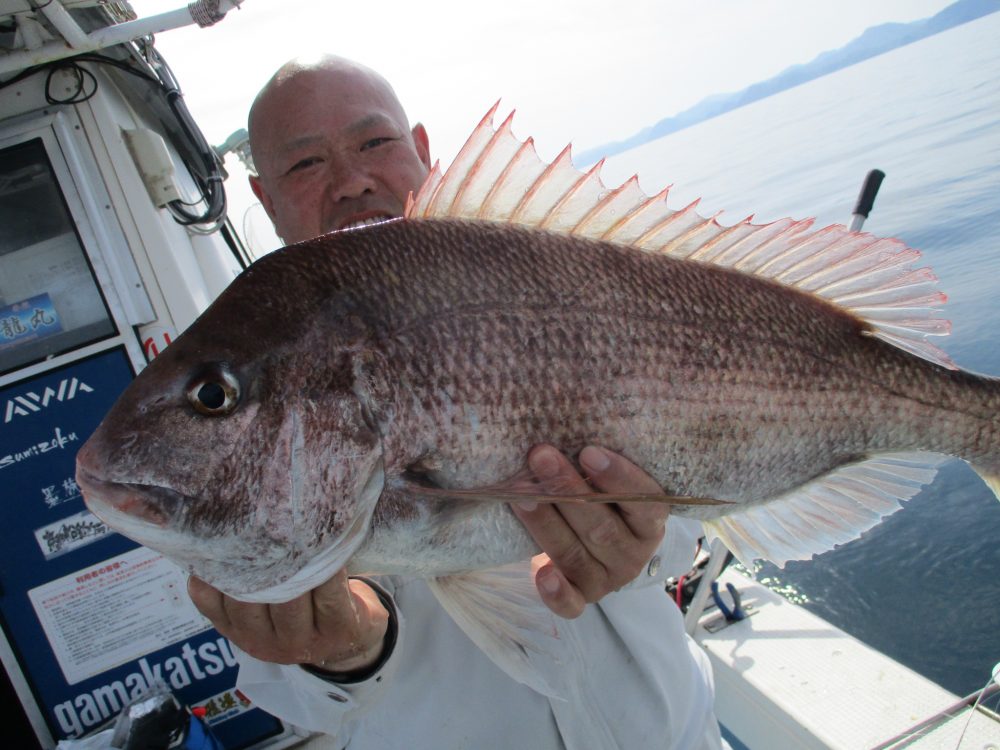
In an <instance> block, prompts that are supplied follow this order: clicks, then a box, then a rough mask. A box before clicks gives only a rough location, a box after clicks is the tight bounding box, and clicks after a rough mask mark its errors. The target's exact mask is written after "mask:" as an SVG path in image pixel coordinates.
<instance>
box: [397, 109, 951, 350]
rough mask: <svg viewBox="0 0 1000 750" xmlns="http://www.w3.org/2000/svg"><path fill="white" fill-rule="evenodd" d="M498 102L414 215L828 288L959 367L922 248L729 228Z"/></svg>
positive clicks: (875, 331) (885, 330)
mask: <svg viewBox="0 0 1000 750" xmlns="http://www.w3.org/2000/svg"><path fill="white" fill-rule="evenodd" d="M498 106H499V102H497V104H494V105H493V107H492V108H491V109H490V111H489V112H487V113H486V116H485V117H484V118H483V119H482V121H481V122H480V123H479V125H478V126H477V127H476V129H475V130H474V131H473V133H472V135H471V136H470V137H469V140H468V141H467V142H466V144H465V146H463V148H462V150H461V151H459V153H458V156H456V157H455V161H454V162H453V163H452V165H451V167H449V168H448V171H447V172H446V173H444V174H442V173H441V170H440V167H439V166H438V165H437V164H435V165H434V169H433V170H432V171H431V173H430V175H428V177H427V179H426V181H425V182H424V184H423V186H422V187H421V188H420V190H419V192H418V193H417V195H416V196H415V197H414V196H412V195H411V196H410V198H409V200H408V201H407V206H406V214H405V215H406V216H407V217H408V218H464V219H476V220H482V221H497V222H506V223H514V224H520V225H522V226H526V227H532V228H536V229H547V230H551V231H557V232H563V233H566V234H571V235H576V236H579V237H587V238H591V239H600V240H606V241H610V242H616V243H619V244H623V245H631V246H634V247H638V248H641V249H643V250H646V251H648V252H654V253H666V254H668V255H672V256H675V257H678V258H682V259H685V260H695V261H699V262H702V263H711V264H716V265H722V266H728V267H732V268H734V269H736V270H739V271H742V272H744V273H749V274H753V275H756V276H761V277H764V278H768V279H773V280H775V281H778V282H780V283H782V284H786V285H788V286H793V287H796V288H798V289H801V290H803V291H807V292H811V293H813V294H816V295H819V296H821V297H823V298H825V299H827V300H829V301H830V302H832V303H834V304H835V305H837V306H839V307H841V308H842V309H844V310H846V311H848V312H851V313H853V314H854V315H856V316H857V317H858V318H860V319H861V320H863V321H864V322H865V323H867V324H868V326H869V327H870V329H871V335H873V336H875V337H877V338H880V339H883V340H885V341H888V342H889V343H891V344H893V345H895V346H898V347H900V348H902V349H905V350H906V351H909V352H910V353H912V354H915V355H917V356H919V357H923V358H925V359H928V360H930V361H932V362H937V363H939V364H941V365H944V366H945V367H949V368H952V369H954V368H955V365H954V363H952V361H951V360H950V359H949V357H948V355H947V354H945V353H944V352H943V351H942V350H941V349H939V348H938V347H937V346H935V345H934V344H932V343H931V342H930V341H928V338H927V337H928V336H943V335H947V334H948V333H949V331H950V324H949V322H948V321H947V320H944V319H943V318H940V317H937V316H938V315H939V313H940V308H941V306H942V305H943V304H944V302H945V299H946V298H945V295H944V294H943V293H941V292H940V291H939V290H938V289H937V277H936V276H935V275H934V273H933V272H932V271H931V270H930V269H928V268H915V267H914V265H913V264H914V263H916V262H917V261H918V260H919V258H920V253H919V252H918V251H916V250H914V249H912V248H909V247H907V246H906V245H905V244H904V243H902V242H900V241H899V240H893V239H880V238H877V237H874V236H873V235H870V234H866V233H860V232H851V231H850V230H848V229H847V228H845V227H843V226H840V225H831V226H828V227H824V228H822V229H816V230H814V229H812V224H813V222H812V220H811V219H807V220H802V221H795V220H792V219H779V220H778V221H774V222H771V223H769V224H753V223H752V222H751V220H750V219H749V218H748V219H746V220H744V221H742V222H740V223H738V224H734V225H733V226H731V227H724V226H722V225H721V224H719V222H718V221H717V220H716V218H717V217H716V216H713V217H710V218H707V219H706V218H705V217H703V216H700V215H699V214H698V212H697V211H696V208H697V203H698V202H697V201H695V202H694V203H691V204H690V205H688V206H685V207H684V208H682V209H680V210H678V211H674V210H672V209H670V208H669V207H668V206H667V194H668V192H669V188H668V189H665V190H663V191H662V192H660V193H659V194H657V195H655V196H653V197H652V198H650V197H648V196H647V195H646V194H645V193H644V192H643V191H642V189H641V188H640V187H639V183H638V179H637V178H636V177H632V178H631V179H629V180H626V181H625V182H624V183H623V184H622V185H620V186H619V187H617V188H615V189H609V188H608V187H607V186H606V185H605V184H604V183H603V182H602V181H601V177H600V169H601V164H602V163H603V161H602V162H598V163H597V164H595V165H594V166H593V167H592V168H591V169H590V170H589V171H587V172H580V171H579V170H577V169H576V168H574V167H573V162H572V159H571V155H570V147H569V146H567V147H566V148H565V149H563V150H562V152H560V154H559V156H557V157H556V159H555V160H554V161H553V162H552V163H551V164H546V163H545V162H543V161H542V160H541V159H540V158H539V157H538V154H537V153H536V152H535V148H534V144H533V143H532V140H531V139H530V138H528V139H527V140H525V141H519V140H517V138H515V137H514V134H513V133H512V132H511V121H512V119H513V116H514V113H513V112H511V114H510V115H508V117H507V118H506V119H505V120H504V121H503V123H502V124H501V125H500V127H499V128H494V126H493V116H494V114H495V113H496V110H497V107H498Z"/></svg>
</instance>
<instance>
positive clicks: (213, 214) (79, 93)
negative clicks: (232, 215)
mask: <svg viewBox="0 0 1000 750" xmlns="http://www.w3.org/2000/svg"><path fill="white" fill-rule="evenodd" d="M149 52H151V53H152V55H153V56H155V64H154V65H152V67H154V68H156V69H158V70H160V71H162V74H161V75H157V76H153V75H150V74H148V73H146V72H145V71H143V70H140V69H138V68H136V67H134V66H132V65H130V64H128V63H127V62H123V61H121V60H117V59H115V58H113V57H109V56H107V55H102V54H99V53H96V52H85V53H83V54H80V55H74V56H73V57H67V58H63V59H61V60H55V61H53V62H50V63H44V64H42V65H36V66H34V67H31V68H26V69H25V70H23V71H21V72H20V73H18V74H17V75H15V76H13V77H12V78H9V79H7V80H6V81H3V82H0V90H2V89H5V88H7V87H8V86H12V85H14V84H16V83H20V82H21V81H23V80H25V79H26V78H29V77H30V76H33V75H35V74H37V73H41V72H43V71H44V72H46V73H47V77H46V82H45V100H46V101H47V102H48V103H49V104H53V105H56V104H78V103H80V102H84V101H87V100H88V99H90V98H91V97H93V96H94V94H96V93H97V87H98V83H97V79H96V78H95V76H94V75H93V73H91V72H90V71H89V70H87V69H86V68H83V67H81V66H80V65H79V63H82V62H89V63H97V64H100V65H109V66H111V67H113V68H115V69H117V70H120V71H122V72H125V73H129V74H130V75H134V76H136V77H138V78H141V79H143V80H144V81H147V82H148V83H151V84H153V85H154V86H156V87H157V88H159V89H160V90H161V91H163V92H164V94H165V97H164V98H165V100H166V103H167V107H168V108H169V109H170V111H171V113H172V114H173V115H174V118H175V119H176V121H177V124H178V125H179V126H180V129H181V131H182V132H183V134H184V136H185V137H186V138H187V140H188V143H190V144H191V146H192V149H193V151H194V153H195V155H196V156H197V159H198V162H200V163H196V164H193V163H190V162H188V161H187V160H184V163H185V166H187V168H188V171H189V172H190V173H191V176H192V177H193V178H194V180H195V182H196V183H197V185H198V189H199V191H200V193H201V196H200V198H199V199H198V201H195V202H193V203H187V202H184V201H181V200H175V201H171V202H170V203H168V204H167V209H168V210H169V211H170V213H171V214H172V215H173V217H174V220H175V221H177V222H178V223H179V224H182V225H184V226H188V227H192V228H193V227H194V226H195V225H212V226H211V230H210V231H215V229H217V228H218V227H219V226H220V225H221V223H222V222H223V221H224V220H225V217H226V208H227V206H226V193H225V189H224V188H223V185H222V182H223V177H222V172H221V163H220V161H219V157H218V155H217V154H216V153H215V151H214V149H212V147H211V146H209V145H208V143H207V142H206V141H205V138H204V136H203V135H202V133H201V130H200V129H199V128H198V126H197V125H196V124H195V122H194V118H192V117H191V113H190V111H189V110H188V108H187V105H186V104H185V103H184V100H183V97H182V95H181V91H180V87H179V86H178V84H177V79H176V78H175V77H174V75H173V71H171V70H170V67H169V66H168V65H167V63H166V61H165V60H164V59H163V58H162V57H161V56H160V54H159V52H157V50H156V48H155V47H150V48H149V50H148V52H147V54H148V53H149ZM60 70H66V71H69V72H71V73H72V75H73V76H74V77H75V79H76V83H77V87H76V90H75V91H74V92H73V93H72V94H70V96H68V97H66V98H59V97H56V96H54V95H53V94H52V79H53V77H54V76H55V74H56V73H57V72H58V71H60ZM88 82H89V83H90V86H91V90H90V91H87V88H88V86H87V84H88ZM182 158H183V157H182ZM201 203H204V204H205V210H204V211H203V212H201V213H196V212H194V211H189V210H188V208H189V207H193V206H197V205H199V204H201Z"/></svg>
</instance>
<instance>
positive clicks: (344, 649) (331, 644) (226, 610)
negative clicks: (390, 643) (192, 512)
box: [188, 571, 389, 672]
mask: <svg viewBox="0 0 1000 750" xmlns="http://www.w3.org/2000/svg"><path fill="white" fill-rule="evenodd" d="M188 594H189V595H190V596H191V600H192V601H193V602H194V604H195V606H196V607H197V608H198V610H199V611H200V612H201V613H202V614H203V615H205V617H207V618H208V619H209V620H211V621H212V624H213V625H214V626H215V628H216V630H218V631H219V632H220V633H222V635H224V636H226V637H227V638H228V639H229V640H231V641H232V642H233V643H235V644H236V645H237V646H239V647H240V648H241V649H243V650H244V651H246V652H247V653H248V654H250V655H251V656H253V657H255V658H257V659H260V660H262V661H267V662H274V663H277V664H311V665H312V666H315V667H318V668H320V669H324V670H327V671H331V672H353V671H358V670H362V669H365V668H367V667H370V666H372V665H373V664H374V663H375V662H376V661H378V658H379V656H381V654H382V644H383V639H384V638H385V633H386V628H387V627H388V623H389V613H388V612H387V611H386V609H385V607H383V606H382V602H381V601H380V600H379V597H378V594H376V593H375V591H374V590H372V588H371V587H370V586H368V585H367V584H366V583H365V582H364V581H359V580H356V579H348V577H347V573H345V572H344V571H341V572H340V573H338V574H337V575H335V576H334V577H333V578H331V579H330V580H329V581H327V582H326V583H324V584H322V585H320V586H318V587H317V588H315V589H313V590H312V591H310V592H308V593H306V594H303V595H302V596H300V597H298V598H297V599H292V600H291V601H290V602H286V603H284V604H253V603H248V602H241V601H237V600H236V599H233V598H232V597H229V596H227V595H225V594H223V593H222V592H221V591H219V590H218V589H215V588H213V587H212V586H209V585H208V584H207V583H205V582H204V581H202V580H200V579H198V578H193V577H192V578H190V579H189V580H188Z"/></svg>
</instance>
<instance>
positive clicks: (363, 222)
mask: <svg viewBox="0 0 1000 750" xmlns="http://www.w3.org/2000/svg"><path fill="white" fill-rule="evenodd" d="M397 218H399V217H397V216H390V215H389V214H379V215H378V216H368V217H365V218H363V219H353V220H350V221H347V222H345V223H344V224H342V225H341V226H339V227H337V231H338V232H341V231H344V230H345V229H363V228H365V227H371V226H375V225H376V224H384V223H385V222H387V221H392V220H393V219H397Z"/></svg>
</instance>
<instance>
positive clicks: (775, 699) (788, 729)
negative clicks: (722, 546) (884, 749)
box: [696, 570, 1000, 750]
mask: <svg viewBox="0 0 1000 750" xmlns="http://www.w3.org/2000/svg"><path fill="white" fill-rule="evenodd" d="M726 582H732V583H733V584H734V585H735V586H736V587H737V589H738V590H739V591H740V592H741V595H742V599H743V603H744V605H747V604H749V605H751V606H752V607H753V609H754V610H755V614H753V615H752V616H750V617H748V618H747V619H745V620H743V621H741V622H739V623H734V624H731V625H729V626H728V627H725V628H723V629H722V630H719V631H717V632H715V633H714V634H713V633H709V632H707V631H706V630H705V628H704V626H705V625H706V624H709V625H710V624H711V623H712V621H713V620H715V619H717V618H719V617H720V615H719V613H718V612H717V611H716V610H714V609H713V610H710V611H708V612H706V613H705V614H704V615H703V616H702V618H701V620H700V621H699V626H698V631H697V633H696V639H697V640H698V642H699V643H701V645H702V647H704V648H705V650H706V651H707V653H708V654H709V656H710V658H711V660H712V666H713V669H714V672H715V686H716V712H717V714H718V717H719V720H720V721H721V722H722V723H723V724H724V725H725V726H726V727H727V728H728V729H729V730H731V731H732V732H733V733H734V734H735V735H736V737H737V738H739V740H740V741H742V742H743V743H744V744H745V745H746V746H747V747H749V748H750V749H751V750H771V749H773V748H782V749H783V750H784V749H792V748H838V749H839V748H844V750H848V749H850V750H862V749H864V748H872V747H875V746H877V745H879V744H881V743H883V742H886V741H887V740H889V739H891V738H893V737H895V736H896V735H898V734H900V733H902V732H904V731H906V730H909V729H911V728H912V727H914V726H916V725H917V724H919V723H920V722H922V721H923V720H925V719H927V718H928V717H930V716H933V715H934V714H937V713H939V712H941V711H943V710H945V709H946V708H948V707H949V706H952V705H954V704H955V703H956V702H957V701H958V700H959V696H956V695H954V694H953V693H950V692H948V691H947V690H945V689H943V688H942V687H940V686H939V685H937V684H935V683H933V682H931V681H930V680H928V679H926V678H924V677H922V676H921V675H919V674H917V673H916V672H914V671H912V670H911V669H908V668H907V667H904V666H903V665H901V664H899V663H897V662H895V661H893V660H892V659H890V658H888V657H887V656H885V655H884V654H882V653H881V652H879V651H876V650H874V649H872V648H870V647H868V646H866V645H865V644H863V643H861V642H860V641H858V640H857V639H855V638H853V637H851V636H849V635H847V634H846V633H844V632H843V631H841V630H839V629H837V628H835V627H834V626H832V625H830V623H828V622H826V621H825V620H822V619H820V618H819V617H817V616H815V615H813V614H811V613H810V612H808V611H806V610H805V609H803V608H802V607H798V606H796V605H794V604H791V603H789V602H787V601H786V600H785V599H783V598H782V597H781V596H779V595H778V594H776V593H774V592H773V591H771V590H769V589H767V588H765V587H764V586H761V585H760V584H757V583H755V582H753V581H751V580H749V579H748V578H746V577H745V576H743V575H740V574H739V573H737V572H735V571H733V570H727V571H725V572H724V573H723V575H722V576H721V577H720V586H721V588H722V590H723V591H725V583H726ZM725 597H726V601H728V594H726V595H725ZM967 716H968V714H967V713H963V714H962V716H961V719H960V720H959V721H952V722H951V723H950V724H948V725H947V726H945V727H941V728H939V729H936V730H935V731H934V732H933V733H932V734H931V735H930V736H928V737H926V738H924V739H923V740H921V741H919V742H910V743H909V744H907V743H902V744H898V745H894V746H893V747H894V748H896V747H898V748H903V747H906V748H921V749H924V748H931V747H933V748H955V746H956V743H957V740H958V736H959V734H960V733H961V731H962V724H963V723H964V720H965V718H966V717H967ZM991 735H992V736H991ZM991 742H994V743H996V746H995V747H994V748H993V749H992V750H1000V725H998V724H996V723H995V722H993V721H991V720H990V719H989V718H988V716H987V715H985V714H979V715H977V717H976V718H975V720H974V721H973V726H970V728H969V731H968V732H967V734H966V737H965V739H964V740H963V742H962V748H963V749H966V750H968V749H972V748H974V749H975V750H985V749H986V748H988V747H989V744H990V743H991Z"/></svg>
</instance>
